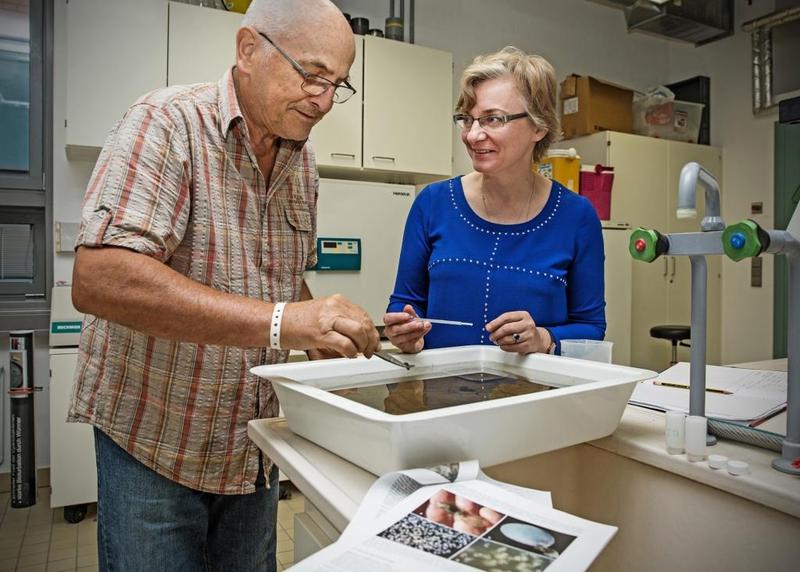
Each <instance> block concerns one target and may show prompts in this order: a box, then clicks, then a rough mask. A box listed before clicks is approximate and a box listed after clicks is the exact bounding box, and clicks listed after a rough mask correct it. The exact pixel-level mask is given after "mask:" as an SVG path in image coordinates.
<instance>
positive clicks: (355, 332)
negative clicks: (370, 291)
mask: <svg viewBox="0 0 800 572" xmlns="http://www.w3.org/2000/svg"><path fill="white" fill-rule="evenodd" d="M281 346H283V347H287V348H293V349H299V350H310V349H314V350H319V351H320V352H321V353H322V354H324V355H328V356H330V353H331V352H333V353H336V354H338V355H340V356H346V357H351V358H352V357H356V356H357V355H358V354H359V353H363V354H364V355H365V356H367V357H372V354H373V353H374V352H376V351H378V350H379V349H380V336H379V335H378V330H376V329H375V325H374V324H373V323H372V320H371V319H370V317H369V314H367V312H366V311H365V310H364V309H363V308H362V307H360V306H357V305H356V304H353V303H352V302H350V301H349V300H348V299H347V298H345V297H344V296H342V295H341V294H334V295H333V296H327V297H325V298H317V299H314V300H305V301H303V302H295V303H292V304H286V308H285V309H284V311H283V322H282V324H281Z"/></svg>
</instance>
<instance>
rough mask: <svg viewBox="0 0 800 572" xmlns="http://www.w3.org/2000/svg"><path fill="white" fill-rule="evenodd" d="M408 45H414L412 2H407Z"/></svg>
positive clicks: (412, 0) (411, 0)
mask: <svg viewBox="0 0 800 572" xmlns="http://www.w3.org/2000/svg"><path fill="white" fill-rule="evenodd" d="M408 43H409V44H413V43H414V0H408Z"/></svg>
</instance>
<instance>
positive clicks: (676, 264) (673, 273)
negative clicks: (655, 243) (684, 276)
mask: <svg viewBox="0 0 800 572" xmlns="http://www.w3.org/2000/svg"><path fill="white" fill-rule="evenodd" d="M670 258H671V259H672V272H671V273H670V275H669V281H670V282H673V281H674V280H675V267H676V266H678V263H677V262H676V260H675V257H674V256H670Z"/></svg>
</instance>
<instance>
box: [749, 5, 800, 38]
mask: <svg viewBox="0 0 800 572" xmlns="http://www.w3.org/2000/svg"><path fill="white" fill-rule="evenodd" d="M795 20H800V7H797V8H788V9H786V10H781V11H780V12H774V13H772V14H767V15H766V16H762V17H761V18H756V19H754V20H750V21H749V22H745V23H744V24H742V30H744V31H745V32H752V31H753V30H756V29H757V28H774V27H775V26H780V25H782V24H788V23H789V22H793V21H795Z"/></svg>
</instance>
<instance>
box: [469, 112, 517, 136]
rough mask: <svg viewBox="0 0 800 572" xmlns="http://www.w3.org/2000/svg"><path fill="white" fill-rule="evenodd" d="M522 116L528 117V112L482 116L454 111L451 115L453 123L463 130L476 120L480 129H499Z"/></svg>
mask: <svg viewBox="0 0 800 572" xmlns="http://www.w3.org/2000/svg"><path fill="white" fill-rule="evenodd" d="M523 117H528V114H527V113H525V112H523V113H514V114H512V115H484V116H483V117H472V116H471V115H467V114H466V113H456V114H455V115H453V123H455V124H456V125H457V126H458V127H460V128H461V129H462V130H463V131H469V130H470V129H472V124H473V123H475V122H476V121H477V122H478V125H480V126H481V129H486V130H490V131H491V130H493V129H500V128H501V127H503V126H504V125H505V124H506V123H508V122H509V121H514V120H515V119H522V118H523Z"/></svg>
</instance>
